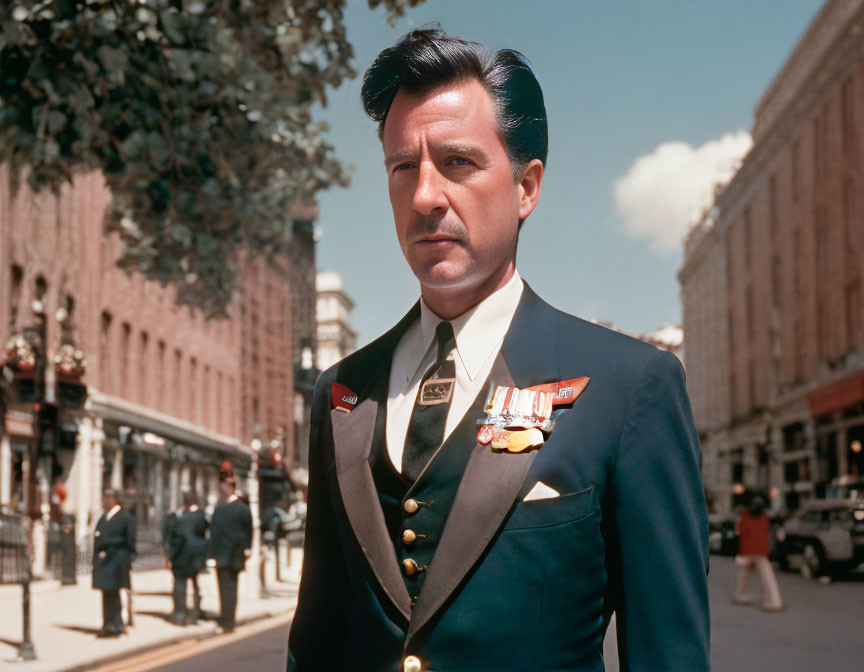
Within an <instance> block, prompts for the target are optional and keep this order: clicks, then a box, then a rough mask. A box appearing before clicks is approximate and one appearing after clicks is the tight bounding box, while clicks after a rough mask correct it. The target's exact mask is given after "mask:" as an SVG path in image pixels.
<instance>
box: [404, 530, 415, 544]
mask: <svg viewBox="0 0 864 672" xmlns="http://www.w3.org/2000/svg"><path fill="white" fill-rule="evenodd" d="M416 539H417V535H416V534H415V533H414V530H405V531H404V532H403V533H402V543H403V544H413V543H414V541H415V540H416Z"/></svg>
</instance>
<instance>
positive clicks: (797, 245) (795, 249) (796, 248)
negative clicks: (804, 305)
mask: <svg viewBox="0 0 864 672" xmlns="http://www.w3.org/2000/svg"><path fill="white" fill-rule="evenodd" d="M802 253H803V250H802V248H801V229H800V228H796V229H795V232H794V233H793V234H792V254H793V262H792V265H793V268H796V269H800V267H801V265H802V264H803V263H804V260H803V258H802ZM792 275H793V278H794V280H793V286H794V289H795V303H796V306H795V307H796V310H800V309H801V298H802V296H801V295H802V291H801V273H800V272H796V273H793V274H792Z"/></svg>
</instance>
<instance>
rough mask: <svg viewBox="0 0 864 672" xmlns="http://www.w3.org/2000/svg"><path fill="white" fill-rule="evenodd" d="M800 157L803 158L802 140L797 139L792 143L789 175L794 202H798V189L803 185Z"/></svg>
mask: <svg viewBox="0 0 864 672" xmlns="http://www.w3.org/2000/svg"><path fill="white" fill-rule="evenodd" d="M800 159H801V141H800V140H795V142H793V143H792V158H791V163H792V165H791V167H790V171H789V175H790V178H791V186H792V202H793V203H797V202H798V189H799V187H800V186H801V185H800V182H801V177H800V173H799V171H800V165H799V164H800Z"/></svg>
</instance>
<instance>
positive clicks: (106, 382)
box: [99, 311, 114, 392]
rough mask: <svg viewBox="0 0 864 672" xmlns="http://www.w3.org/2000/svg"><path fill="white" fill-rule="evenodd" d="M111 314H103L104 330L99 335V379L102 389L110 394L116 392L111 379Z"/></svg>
mask: <svg viewBox="0 0 864 672" xmlns="http://www.w3.org/2000/svg"><path fill="white" fill-rule="evenodd" d="M110 353H111V313H109V312H107V311H106V312H103V313H102V328H101V330H100V335H99V377H100V379H101V380H100V387H102V389H103V390H106V391H108V392H113V391H114V381H113V380H112V378H111V373H112V372H111V355H110Z"/></svg>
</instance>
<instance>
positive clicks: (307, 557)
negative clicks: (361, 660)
mask: <svg viewBox="0 0 864 672" xmlns="http://www.w3.org/2000/svg"><path fill="white" fill-rule="evenodd" d="M323 381H324V375H322V376H321V378H319V380H318V383H317V385H316V388H315V396H314V401H313V405H312V417H311V423H310V432H309V492H308V501H307V509H306V511H307V516H306V537H305V540H304V542H303V570H302V574H301V579H300V588H299V594H298V599H297V610H296V612H295V613H294V620H293V622H292V624H291V632H290V634H289V639H288V664H287V670H288V672H292V671H297V672H311V671H314V670H330V669H341V668H342V661H343V657H344V654H345V651H344V648H345V643H346V642H345V640H346V635H345V633H346V632H347V623H348V614H349V609H350V604H349V595H350V586H349V578H348V573H347V568H346V566H345V560H344V556H343V554H342V549H341V547H340V543H339V531H338V528H337V522H336V516H335V513H334V511H333V506H332V503H331V502H332V500H331V497H330V493H329V490H328V487H327V474H326V473H325V466H324V459H323V450H324V444H325V437H326V440H328V441H331V442H332V434H331V430H330V429H329V424H330V423H329V418H328V416H329V395H330V384H329V382H326V383H325V382H323Z"/></svg>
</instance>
